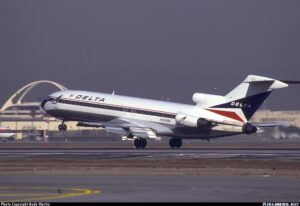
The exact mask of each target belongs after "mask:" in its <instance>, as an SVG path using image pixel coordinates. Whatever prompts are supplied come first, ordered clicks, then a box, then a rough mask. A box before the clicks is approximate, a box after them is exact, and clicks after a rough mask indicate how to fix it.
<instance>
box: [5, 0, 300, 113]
mask: <svg viewBox="0 0 300 206" xmlns="http://www.w3.org/2000/svg"><path fill="white" fill-rule="evenodd" d="M299 9H300V1H299V0H280V1H278V0H249V1H245V0H226V1H225V0H207V1H204V0H81V1H78V0H34V1H33V0H20V1H17V0H1V1H0V71H1V73H0V105H2V104H3V103H4V101H5V100H6V99H7V98H8V97H9V96H10V95H11V94H12V93H13V92H15V91H16V90H17V89H19V88H20V87H22V86H23V85H25V84H27V83H29V82H31V81H35V80H41V79H48V80H53V81H57V82H60V83H62V84H63V85H65V86H66V87H68V88H69V89H82V90H92V91H100V92H112V91H113V90H116V93H117V94H123V95H129V96H138V97H146V98H153V99H161V98H170V99H171V100H172V101H176V102H183V103H192V94H193V93H194V92H204V93H216V94H226V93H227V92H229V91H230V90H231V89H232V88H233V87H235V86H236V85H237V84H239V83H240V82H241V81H242V80H243V79H244V78H245V77H246V76H247V75H248V74H258V75H265V76H269V77H273V78H278V79H290V80H300V75H299V74H300V12H299ZM299 91H300V85H299V86H292V87H291V88H288V89H285V90H281V91H276V92H274V93H273V94H272V95H271V97H270V98H269V99H268V101H267V104H266V105H267V107H268V108H270V109H300V96H299ZM49 92H51V91H50V90H46V89H43V90H41V89H39V90H38V89H37V91H36V93H35V94H34V95H35V96H37V97H39V98H40V97H41V96H47V95H48V93H49ZM37 97H35V98H37Z"/></svg>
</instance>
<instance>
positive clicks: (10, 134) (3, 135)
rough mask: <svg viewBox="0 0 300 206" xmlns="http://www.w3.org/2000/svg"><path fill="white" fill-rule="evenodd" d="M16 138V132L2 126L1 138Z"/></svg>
mask: <svg viewBox="0 0 300 206" xmlns="http://www.w3.org/2000/svg"><path fill="white" fill-rule="evenodd" d="M14 138H15V133H14V132H13V131H11V130H9V129H8V128H6V127H0V139H2V140H4V141H6V140H13V139H14Z"/></svg>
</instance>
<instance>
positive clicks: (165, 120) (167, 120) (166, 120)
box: [159, 118, 171, 122]
mask: <svg viewBox="0 0 300 206" xmlns="http://www.w3.org/2000/svg"><path fill="white" fill-rule="evenodd" d="M159 121H161V122H171V120H170V119H166V118H160V119H159Z"/></svg>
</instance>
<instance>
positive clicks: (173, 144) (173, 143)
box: [169, 137, 182, 148]
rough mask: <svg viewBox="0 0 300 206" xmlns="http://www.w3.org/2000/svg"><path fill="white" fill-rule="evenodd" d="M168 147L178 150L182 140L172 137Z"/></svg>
mask: <svg viewBox="0 0 300 206" xmlns="http://www.w3.org/2000/svg"><path fill="white" fill-rule="evenodd" d="M169 145H170V147H171V148H180V147H181V146H182V140H181V138H178V137H173V138H171V139H170V140H169Z"/></svg>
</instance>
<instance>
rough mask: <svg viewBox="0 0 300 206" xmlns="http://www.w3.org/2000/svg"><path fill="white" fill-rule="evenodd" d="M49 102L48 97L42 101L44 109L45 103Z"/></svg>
mask: <svg viewBox="0 0 300 206" xmlns="http://www.w3.org/2000/svg"><path fill="white" fill-rule="evenodd" d="M47 102H48V99H44V100H43V101H42V102H41V108H42V109H43V110H45V104H46V103H47Z"/></svg>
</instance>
